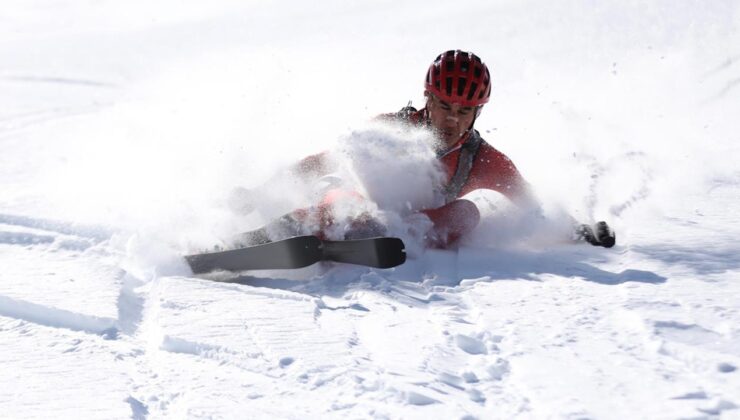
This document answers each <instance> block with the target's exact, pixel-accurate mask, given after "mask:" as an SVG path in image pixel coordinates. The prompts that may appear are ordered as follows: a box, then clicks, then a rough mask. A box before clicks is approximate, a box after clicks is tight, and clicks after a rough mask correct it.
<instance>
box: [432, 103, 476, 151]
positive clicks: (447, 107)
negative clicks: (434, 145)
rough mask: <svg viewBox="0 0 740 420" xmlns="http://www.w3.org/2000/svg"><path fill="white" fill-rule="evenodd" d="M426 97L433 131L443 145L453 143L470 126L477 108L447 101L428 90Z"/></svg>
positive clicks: (448, 145)
mask: <svg viewBox="0 0 740 420" xmlns="http://www.w3.org/2000/svg"><path fill="white" fill-rule="evenodd" d="M426 97H427V111H429V120H430V122H431V124H432V128H433V129H434V132H435V133H436V134H437V136H438V137H439V138H440V140H442V143H443V144H444V145H445V146H447V147H450V146H452V145H454V144H455V143H457V141H458V140H460V137H462V136H463V134H465V132H466V131H467V130H469V129H470V128H471V127H472V125H473V121H475V116H476V113H478V112H479V110H478V109H476V108H475V107H472V106H461V105H460V104H455V103H452V104H451V103H448V102H446V101H443V100H441V99H439V98H437V97H436V96H434V95H433V94H431V93H429V92H427V93H426Z"/></svg>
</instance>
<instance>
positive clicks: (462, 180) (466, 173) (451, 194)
mask: <svg viewBox="0 0 740 420" xmlns="http://www.w3.org/2000/svg"><path fill="white" fill-rule="evenodd" d="M482 141H483V139H482V138H481V137H480V134H478V131H476V130H473V131H471V133H470V136H468V138H467V139H466V140H465V142H464V143H463V144H462V146H461V147H460V155H459V156H458V158H457V168H456V169H455V174H454V175H453V176H452V179H451V180H450V183H449V184H447V186H446V187H445V189H444V194H445V203H450V202H452V201H455V200H456V199H457V198H458V197H459V196H460V192H461V191H462V189H463V187H464V186H465V184H466V183H467V182H468V178H470V171H471V170H472V169H473V164H474V163H475V157H476V155H478V149H480V144H481V142H482Z"/></svg>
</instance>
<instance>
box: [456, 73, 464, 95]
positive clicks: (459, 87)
mask: <svg viewBox="0 0 740 420" xmlns="http://www.w3.org/2000/svg"><path fill="white" fill-rule="evenodd" d="M463 92H465V78H463V77H459V78H458V79H457V96H462V95H463Z"/></svg>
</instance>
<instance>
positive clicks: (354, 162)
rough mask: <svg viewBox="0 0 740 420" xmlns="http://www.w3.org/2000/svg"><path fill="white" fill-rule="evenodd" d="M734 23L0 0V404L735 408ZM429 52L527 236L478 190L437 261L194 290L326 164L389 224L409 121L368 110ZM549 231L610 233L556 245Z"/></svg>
mask: <svg viewBox="0 0 740 420" xmlns="http://www.w3.org/2000/svg"><path fill="white" fill-rule="evenodd" d="M739 25H740V5H738V3H737V2H736V1H732V0H726V1H724V0H719V1H713V2H672V1H626V2H625V1H621V2H588V1H576V0H566V1H560V2H548V1H524V2H522V1H506V0H501V1H485V0H470V1H461V2H457V3H454V4H453V3H450V2H430V1H421V0H413V1H407V2H390V1H368V2H343V1H339V0H329V1H326V2H322V3H321V6H317V5H315V4H313V3H310V2H301V1H294V0H288V1H284V2H279V3H275V2H244V1H220V2H199V1H180V0H163V1H158V2H146V1H129V2H116V1H112V0H103V1H92V0H83V1H68V0H43V1H34V2H28V1H23V0H6V1H4V2H3V7H2V10H1V11H0V57H2V60H0V268H1V269H0V366H2V373H0V413H2V414H1V415H0V416H2V417H3V418H19V419H20V418H100V419H109V418H133V419H147V418H151V419H155V418H245V417H247V418H419V419H427V418H445V419H447V418H460V419H462V418H466V419H473V418H479V419H491V418H502V419H508V418H572V419H584V418H599V419H601V418H604V419H623V418H649V419H678V418H727V419H729V418H740V257H739V256H738V255H740V245H738V241H737V238H738V237H740V222H739V221H738V220H740V218H738V216H737V213H738V211H739V210H740V170H739V169H738V166H737V165H738V164H737V162H738V160H740V146H739V145H740V134H738V126H737V116H738V115H740V32H739V29H740V28H739ZM454 48H460V49H464V50H471V51H474V52H476V53H477V54H478V55H480V56H481V57H482V58H483V59H484V60H485V61H486V62H487V63H488V65H489V66H490V68H491V71H492V75H493V83H494V85H493V96H492V100H491V102H490V104H488V105H487V106H486V107H485V109H484V110H483V113H482V114H481V116H480V118H479V119H478V120H477V122H476V127H477V128H478V129H479V131H480V132H481V134H482V135H483V137H484V138H485V139H486V140H487V141H488V142H489V143H491V144H492V145H493V146H494V147H496V148H498V149H499V150H501V151H502V152H504V153H506V154H507V155H508V156H509V157H510V158H511V159H512V160H513V161H514V162H515V163H516V165H517V167H518V168H519V170H520V171H521V172H522V174H523V175H524V176H525V177H526V178H527V180H528V181H529V182H530V183H531V184H532V186H533V188H534V189H535V191H536V192H537V194H538V197H539V198H540V200H541V201H542V204H543V208H544V210H545V217H546V220H549V221H550V222H547V223H545V222H542V221H541V220H540V219H536V218H533V217H532V216H531V215H521V214H517V213H516V212H514V211H512V207H511V205H510V204H509V203H507V201H506V200H505V199H502V198H501V197H500V196H498V195H497V194H495V193H492V192H483V193H475V194H474V196H473V197H471V198H472V199H474V200H475V201H476V203H477V204H478V206H479V208H480V210H481V212H482V213H483V215H484V219H483V221H482V223H481V225H480V227H479V228H478V229H477V231H476V232H475V233H474V234H473V235H472V236H471V237H469V238H466V240H465V242H464V243H463V244H462V245H461V247H460V248H459V249H458V250H448V251H441V250H429V251H426V252H422V250H421V249H420V248H419V247H418V246H416V247H414V249H413V250H412V251H413V252H412V253H411V256H412V257H413V258H411V259H410V260H409V261H408V262H407V263H406V264H404V265H402V266H400V267H397V268H395V269H388V270H373V269H369V268H362V267H356V266H349V265H331V264H328V263H327V264H318V265H315V266H312V267H309V268H306V269H302V270H297V271H261V272H246V273H241V274H238V275H230V276H229V275H224V274H221V275H214V276H211V277H200V278H198V277H194V276H192V274H191V273H190V272H189V270H188V268H187V266H186V265H185V264H184V262H183V261H182V259H181V258H180V256H181V255H183V254H185V253H188V252H193V251H196V250H198V249H204V248H208V247H211V246H213V245H215V244H219V243H221V242H222V241H224V240H225V238H227V237H228V236H229V235H231V234H234V233H238V232H242V231H245V230H249V229H253V228H256V227H258V226H260V225H261V224H262V223H265V222H266V221H269V220H270V219H271V218H273V217H275V216H279V215H280V214H282V213H283V212H285V211H287V210H290V209H291V208H296V207H299V206H305V205H307V202H310V200H311V198H312V197H311V195H310V194H309V193H308V192H310V191H311V190H310V188H309V187H308V186H306V185H303V184H302V182H303V181H302V180H296V179H294V178H291V177H288V176H282V175H281V174H285V173H286V171H287V169H286V168H288V167H289V165H291V164H292V163H294V162H296V161H297V160H298V159H300V158H302V157H304V156H307V155H310V154H314V153H319V152H321V151H323V150H327V149H329V150H334V151H339V152H341V153H340V155H341V154H344V159H345V160H344V162H345V163H346V166H345V168H349V169H348V170H347V173H345V177H344V179H343V182H353V183H354V185H355V186H356V187H357V188H359V189H361V190H362V191H363V192H365V193H366V194H367V195H368V196H370V197H372V198H373V200H374V201H373V202H372V203H371V204H372V206H375V207H373V208H372V210H373V211H375V212H376V215H378V216H379V217H385V218H386V219H384V220H385V221H386V222H393V223H390V224H392V225H393V227H394V228H396V229H401V230H403V232H401V233H399V234H402V233H403V234H408V235H410V236H411V237H412V236H413V235H412V234H413V231H414V229H420V228H422V227H423V224H424V220H418V219H417V220H412V219H413V211H412V210H413V209H414V208H415V207H424V206H428V205H429V204H430V203H433V202H434V200H436V199H437V197H434V196H433V194H430V193H429V187H430V186H433V185H435V183H436V182H438V175H439V174H438V172H436V171H437V169H435V167H434V159H433V155H432V154H430V153H431V152H430V149H428V145H426V143H425V142H426V140H428V139H429V137H428V133H427V134H425V133H423V132H412V133H406V134H403V133H401V134H399V133H398V132H397V131H393V129H392V128H388V127H385V128H383V127H380V128H379V127H378V126H375V125H372V124H370V123H368V121H370V120H372V119H373V118H374V117H375V116H376V115H378V114H381V113H385V112H394V111H397V110H398V109H400V108H401V107H403V106H405V105H406V104H407V102H408V101H409V100H412V101H413V102H414V104H415V105H416V106H417V107H419V106H423V96H422V82H423V77H424V72H425V71H426V68H427V66H428V64H429V63H430V62H431V60H432V59H433V58H434V57H435V56H436V55H437V54H439V53H440V52H442V51H444V50H447V49H454ZM403 142H406V143H403ZM288 172H289V171H288ZM264 185H271V186H268V187H265V186H264ZM235 187H244V188H247V189H248V190H249V191H253V192H254V193H255V199H259V200H257V201H258V202H257V203H255V208H256V209H255V211H253V212H252V213H250V214H248V215H238V214H235V213H234V212H232V211H231V210H230V208H229V205H228V202H229V199H228V197H229V193H230V191H232V190H233V189H234V188H235ZM310 187H311V188H313V187H314V186H310ZM317 188H318V187H317ZM565 214H569V215H571V216H573V217H574V218H575V219H577V220H580V221H583V222H594V221H597V220H607V221H608V222H609V223H610V224H611V225H613V226H614V228H615V229H616V232H617V246H615V247H614V248H612V249H608V250H607V249H603V248H594V247H591V246H589V245H586V244H570V243H565V242H563V241H560V240H558V235H557V232H558V226H553V225H557V223H556V221H557V220H560V219H562V217H564V216H563V215H565ZM394 217H395V219H394ZM409 218H410V219H409ZM404 229H405V230H404ZM417 233H418V232H417ZM412 246H413V245H412Z"/></svg>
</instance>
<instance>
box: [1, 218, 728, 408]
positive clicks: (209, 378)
mask: <svg viewBox="0 0 740 420" xmlns="http://www.w3.org/2000/svg"><path fill="white" fill-rule="evenodd" d="M3 220H4V223H3V224H2V225H0V227H2V230H3V231H4V232H5V233H6V236H5V237H6V238H12V240H9V241H3V242H2V243H1V244H0V246H2V247H3V253H2V256H3V257H2V258H3V259H5V258H6V256H9V257H10V258H13V256H15V257H16V258H17V261H29V259H28V258H21V254H23V253H33V254H36V255H47V258H46V259H47V261H48V262H53V261H57V263H58V264H59V266H60V267H61V266H62V265H64V264H67V265H68V266H67V267H66V268H65V269H64V271H62V270H61V269H60V270H59V273H62V272H63V273H64V275H60V274H58V273H54V272H49V273H47V276H48V277H49V279H48V281H46V282H42V281H40V280H39V279H40V278H41V279H43V278H44V277H43V276H33V278H34V280H35V281H38V282H39V283H38V286H40V287H39V288H34V289H33V290H31V291H29V290H28V288H25V289H21V288H20V287H18V288H16V287H14V285H13V283H12V281H8V280H9V279H10V277H6V278H5V279H4V280H5V281H3V282H2V283H0V284H2V290H0V326H1V327H0V334H2V336H3V337H4V338H3V341H4V342H5V343H10V344H9V345H6V346H5V347H6V351H4V352H3V353H4V354H3V356H2V357H3V358H4V362H7V363H17V362H18V360H21V359H22V360H26V361H27V362H26V363H27V364H24V365H23V366H22V369H23V373H22V375H23V376H22V377H18V376H11V377H9V378H6V379H9V380H11V381H14V383H18V384H22V385H23V386H24V387H26V392H24V395H23V396H19V395H18V394H17V392H15V391H12V390H8V389H5V391H3V393H2V394H0V402H5V403H8V402H9V401H20V402H22V403H23V404H26V405H21V406H19V407H20V408H18V411H17V412H18V413H21V414H24V415H29V416H33V415H36V414H38V413H39V411H37V410H38V409H39V407H38V406H34V405H33V400H34V398H35V397H34V395H36V396H37V397H38V398H40V395H44V394H49V395H52V396H53V398H51V397H45V398H44V400H45V401H53V404H51V405H50V404H44V405H43V410H44V411H46V410H55V411H56V410H58V411H59V412H62V413H63V412H70V413H71V412H73V411H72V410H78V409H79V407H74V404H72V403H71V404H70V405H69V406H65V395H66V394H65V393H66V392H67V391H65V390H66V389H68V387H65V386H62V385H61V384H59V383H57V382H55V381H56V380H52V381H51V382H48V383H46V382H43V383H40V382H38V380H37V379H38V378H40V377H42V376H47V375H51V377H52V378H61V377H63V376H64V375H66V374H65V373H64V371H65V369H67V370H69V371H72V372H74V371H75V370H76V369H88V368H85V367H84V364H85V363H90V364H91V366H93V365H94V366H95V369H94V370H98V369H100V367H101V366H104V369H105V370H106V372H109V373H110V374H109V373H105V374H102V373H101V375H100V376H99V377H95V376H94V375H86V379H85V380H89V381H93V383H94V384H95V385H92V383H91V384H90V385H86V383H82V384H79V385H75V387H83V386H84V387H87V386H89V387H92V388H94V389H96V390H98V392H102V394H101V397H100V398H101V402H100V404H96V405H88V406H87V407H85V408H84V410H83V412H82V413H84V414H85V415H86V417H109V415H110V416H112V417H120V416H127V417H129V416H130V417H132V418H138V419H144V418H161V417H201V416H205V417H211V416H214V415H216V416H224V417H232V416H235V415H238V413H240V412H242V410H243V409H244V407H245V406H248V407H249V409H250V411H251V412H254V413H259V415H258V417H259V416H262V417H266V418H267V417H280V418H294V417H297V416H298V415H297V413H304V415H308V416H312V417H313V416H315V417H326V416H329V417H335V416H336V417H346V416H350V417H357V416H359V417H386V416H390V417H411V418H417V417H424V416H429V415H432V416H434V417H455V416H458V417H459V416H460V415H469V416H472V417H471V418H489V417H496V418H511V417H521V416H532V417H547V416H548V415H550V414H551V413H560V414H561V415H563V416H565V417H578V418H585V417H591V418H594V417H595V418H602V417H622V416H629V415H630V414H631V413H634V412H635V410H636V409H637V407H640V410H641V412H642V413H644V414H645V416H646V417H651V418H665V417H674V416H675V417H681V416H687V415H691V413H694V414H693V415H701V414H703V415H709V416H713V415H721V414H722V413H724V412H727V411H728V410H733V409H735V408H736V404H737V403H738V401H737V400H736V399H735V397H736V392H735V391H736V389H737V379H734V380H732V378H733V377H734V376H736V371H737V366H739V365H740V357H738V352H737V349H738V348H740V334H738V332H740V331H738V328H737V324H736V323H733V321H734V320H737V319H739V318H740V313H738V309H737V308H736V307H733V306H732V305H727V306H722V305H721V302H723V301H726V300H728V299H729V298H728V296H730V293H731V291H730V290H727V291H725V290H724V288H727V287H730V285H727V284H724V285H723V288H721V289H714V290H708V291H707V292H706V293H705V294H703V295H702V296H694V295H692V294H688V295H684V294H682V293H681V291H680V289H670V288H666V286H665V285H666V284H670V283H666V281H667V280H666V279H665V278H662V277H660V276H659V275H657V274H654V273H650V272H647V271H644V270H643V271H640V270H633V271H634V272H637V273H638V275H632V276H626V277H624V278H622V279H621V280H620V281H615V280H614V278H611V277H609V276H607V275H606V274H603V273H608V271H606V270H599V271H595V269H594V268H593V267H592V268H591V269H588V270H586V269H584V268H582V267H579V264H570V263H567V262H566V263H565V264H566V265H568V267H569V268H558V267H557V265H553V264H551V263H550V262H546V263H545V264H544V265H543V267H544V266H548V267H549V268H548V269H547V270H544V269H543V271H542V272H540V273H539V274H538V270H537V265H536V264H532V261H529V260H527V259H526V258H525V257H522V256H520V258H524V260H523V261H521V262H520V263H522V264H525V265H527V266H528V267H530V269H531V270H532V272H531V273H530V274H528V275H526V276H521V277H522V278H521V279H520V280H516V277H517V276H512V274H516V269H517V268H516V265H517V264H516V261H514V260H513V257H512V255H508V256H506V258H508V259H509V261H510V262H513V264H509V266H508V267H509V269H510V270H512V272H510V273H504V274H502V276H511V278H510V279H507V280H505V279H501V280H498V281H497V280H495V279H493V278H491V277H490V276H485V275H481V276H478V280H464V281H462V283H461V284H454V283H455V282H454V281H452V283H453V284H450V280H449V279H444V278H440V277H431V278H428V279H427V280H426V281H425V282H423V283H419V282H411V281H407V280H404V279H403V278H404V277H405V276H406V275H408V274H409V273H413V272H417V273H418V272H419V270H421V271H423V265H424V261H411V262H410V263H409V264H410V265H411V267H410V268H407V269H406V271H404V270H401V269H396V270H385V271H384V270H380V271H378V270H368V269H362V268H353V267H344V266H328V265H327V266H324V267H320V269H319V276H317V277H315V278H313V279H310V280H307V281H296V280H287V279H285V280H282V281H281V280H279V279H274V280H272V279H262V280H261V279H259V278H256V277H249V276H242V277H236V278H232V279H228V281H227V282H218V281H210V280H201V279H194V278H186V277H156V276H155V277H152V278H148V279H139V278H136V277H135V276H133V275H132V274H130V273H126V272H123V271H122V270H121V269H120V268H117V267H118V266H119V264H120V257H121V255H119V253H118V252H117V251H115V248H113V247H112V246H111V245H109V244H108V243H107V242H106V241H102V242H101V241H100V238H99V237H98V238H96V239H95V240H90V239H91V238H90V237H89V236H85V235H84V233H85V232H88V233H89V231H87V230H86V229H81V230H80V231H79V235H74V233H73V230H72V229H71V228H69V227H64V226H66V225H55V224H53V223H48V222H47V223H41V222H40V221H39V222H38V223H29V221H30V220H31V219H26V218H15V219H13V218H10V217H7V216H5V218H4V219H3ZM12 220H15V221H19V222H22V223H18V224H12V223H9V222H10V221H12ZM42 225H43V227H44V229H42V228H40V226H42ZM52 226H57V227H59V226H62V228H60V229H59V230H61V231H62V232H60V231H55V230H51V227H52ZM9 232H12V234H10V233H9ZM39 237H42V238H46V239H44V240H41V241H40V240H38V239H37V238H39ZM86 240H90V242H85V243H87V244H88V247H87V248H84V249H81V248H80V247H64V246H59V245H60V244H63V243H67V242H69V241H73V242H74V241H78V242H84V241H86ZM7 251H9V252H7ZM482 252H483V251H481V250H468V251H466V250H462V251H461V252H460V255H459V256H456V255H454V253H451V252H440V251H437V253H438V254H437V255H434V253H433V252H431V253H430V254H431V255H432V257H431V258H432V259H434V260H438V259H439V258H447V259H448V261H449V259H451V258H452V259H454V258H458V259H460V258H467V259H468V260H469V261H468V265H469V266H475V265H474V264H473V263H471V261H475V260H476V258H478V259H480V258H483V256H482V255H481V253H482ZM52 255H53V257H51V256H52ZM565 255H566V254H563V255H559V258H565ZM632 256H633V253H632V252H619V253H617V257H616V258H614V259H613V260H612V261H609V263H610V264H612V265H615V264H616V265H618V266H622V265H625V264H627V265H628V264H629V259H630V258H632ZM5 261H8V260H5ZM101 261H102V262H105V264H101ZM90 263H94V264H98V265H100V266H99V267H98V269H97V270H96V271H95V272H94V273H89V272H86V271H85V270H81V271H79V272H76V271H75V270H78V269H80V268H81V267H85V266H87V265H88V264H90ZM495 263H496V261H494V264H495ZM106 264H107V265H106ZM414 264H416V265H415V266H414ZM428 265H429V266H433V264H432V263H431V262H429V264H428ZM477 266H478V267H485V264H481V263H480V261H478V263H477ZM14 269H17V270H23V272H24V273H29V272H30V271H29V270H30V268H29V267H19V266H18V265H17V264H16V265H15V266H14ZM548 271H549V272H551V273H548ZM568 271H570V275H569V276H566V272H568ZM624 271H627V270H624ZM72 273H74V274H75V275H76V276H77V277H73V278H69V279H67V278H66V277H69V276H70V275H71V274H72ZM104 273H108V274H107V275H103V274H104ZM6 274H7V273H6ZM479 274H485V271H484V272H482V273H479ZM520 274H521V273H520ZM582 276H585V277H582ZM588 276H593V278H592V279H591V281H590V282H589V281H586V280H589V278H588ZM613 276H616V277H618V274H613ZM568 277H570V278H568ZM62 280H65V281H66V282H63V281H62ZM678 281H701V280H694V279H690V278H686V279H682V280H678ZM52 285H53V286H52ZM62 285H63V287H62ZM81 286H83V287H89V288H90V289H89V290H90V292H92V288H94V289H96V292H95V293H94V294H92V296H94V297H95V299H93V300H92V301H89V302H86V303H84V304H83V303H82V302H80V303H81V304H80V305H79V306H78V305H75V307H69V306H68V305H69V302H75V301H74V300H68V299H63V298H61V297H60V294H63V293H64V292H68V293H79V292H80V290H81V289H80V287H81ZM271 286H272V287H271ZM54 287H56V289H54ZM101 288H112V289H117V292H115V293H114V292H111V293H108V294H104V295H101V293H100V289H101ZM497 290H499V291H497ZM657 290H662V291H661V292H660V293H656V292H657ZM52 291H53V293H50V292H52ZM704 305H712V306H711V307H710V308H705V307H704ZM286 314H287V315H289V316H286ZM82 355H85V356H84V357H83V358H81V359H80V358H79V356H82ZM106 355H107V356H106ZM101 357H102V358H103V359H105V360H99V359H100V358H101ZM604 357H609V358H611V359H612V360H613V363H607V364H605V363H600V362H599V360H597V359H598V358H604ZM44 359H46V360H56V361H57V362H54V363H53V364H52V365H49V364H44V363H41V364H38V365H36V364H34V363H33V360H44ZM65 360H68V361H67V362H64V361H65ZM59 362H61V363H59ZM580 366H584V367H583V368H582V367H580ZM592 366H598V369H597V370H596V371H591V370H590V369H587V368H585V367H592ZM42 372H44V373H42ZM34 378H35V379H34ZM723 378H727V380H723ZM552 381H559V382H562V383H563V384H564V385H565V384H567V386H553V385H552ZM635 381H638V382H639V383H641V384H642V385H640V386H638V387H635V386H634V383H635ZM643 387H649V388H650V389H652V393H651V394H649V395H643V394H642V391H641V389H642V388H643ZM79 389H82V388H79ZM574 389H576V390H577V392H573V390H574ZM103 391H104V392H103ZM114 395H115V396H114ZM604 395H609V396H610V398H609V400H608V401H604V400H603V396H604ZM655 395H659V396H660V397H661V399H662V402H660V403H659V404H656V403H655V401H654V399H655ZM69 401H73V399H70V400H69ZM102 401H111V404H110V405H108V406H105V409H103V408H101V407H103V402H102ZM278 401H290V404H279V403H276V402H278ZM597 401H598V403H597ZM245 404H246V405H245ZM85 410H86V411H85ZM643 410H644V411H643Z"/></svg>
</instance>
